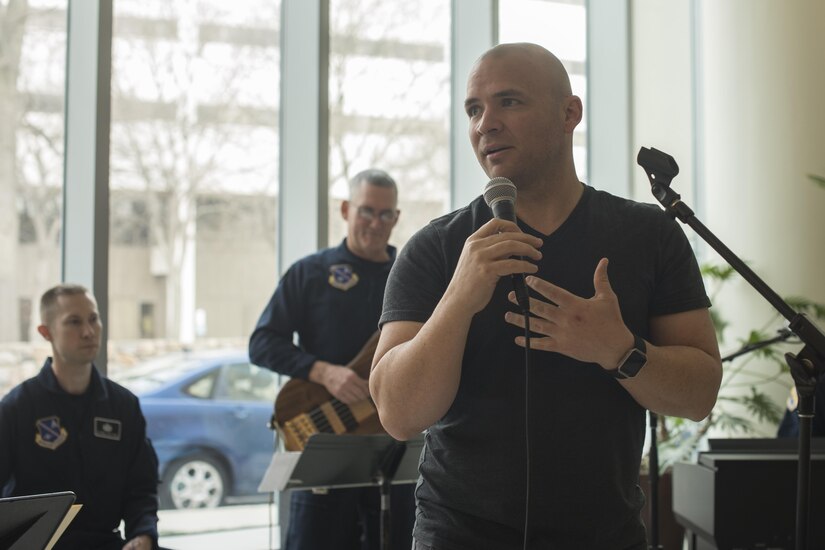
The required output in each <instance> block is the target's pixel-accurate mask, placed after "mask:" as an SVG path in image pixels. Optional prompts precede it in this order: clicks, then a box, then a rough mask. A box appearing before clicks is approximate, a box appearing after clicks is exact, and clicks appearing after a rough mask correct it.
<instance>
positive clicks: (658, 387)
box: [620, 344, 722, 421]
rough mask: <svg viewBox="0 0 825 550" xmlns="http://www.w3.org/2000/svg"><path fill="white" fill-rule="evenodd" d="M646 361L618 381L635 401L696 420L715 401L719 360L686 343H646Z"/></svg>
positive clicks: (719, 371) (654, 408) (708, 411)
mask: <svg viewBox="0 0 825 550" xmlns="http://www.w3.org/2000/svg"><path fill="white" fill-rule="evenodd" d="M647 358H648V361H647V364H646V365H645V367H644V368H643V369H642V370H641V371H639V374H638V375H637V376H636V377H634V378H631V379H628V380H622V381H621V382H620V383H621V384H622V385H623V386H624V387H625V389H626V390H627V391H628V392H629V393H630V394H631V395H632V396H633V398H634V399H636V401H637V402H638V403H639V404H640V405H642V406H643V407H645V408H646V409H649V410H651V411H653V412H655V413H658V414H664V415H668V416H679V417H682V418H689V419H691V420H695V421H699V420H702V419H703V418H705V417H706V416H707V415H708V414H710V411H711V410H712V409H713V406H714V405H715V404H716V395H717V393H718V392H719V385H720V383H721V380H722V365H721V362H720V361H719V360H718V359H717V358H714V357H712V356H711V355H709V354H707V353H706V352H704V351H702V350H700V349H697V348H693V347H688V346H653V345H650V344H649V345H648V349H647Z"/></svg>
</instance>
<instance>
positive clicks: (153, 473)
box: [123, 399, 158, 548]
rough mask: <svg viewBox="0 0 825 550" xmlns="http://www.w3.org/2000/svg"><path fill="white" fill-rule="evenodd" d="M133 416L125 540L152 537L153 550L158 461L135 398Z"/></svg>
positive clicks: (124, 516)
mask: <svg viewBox="0 0 825 550" xmlns="http://www.w3.org/2000/svg"><path fill="white" fill-rule="evenodd" d="M132 414H133V415H134V418H135V424H136V425H137V427H138V439H137V441H136V442H135V443H136V444H135V447H136V452H135V455H134V460H133V461H132V464H131V467H130V468H129V472H128V473H127V474H126V475H127V478H126V479H127V483H126V488H125V490H126V494H125V495H124V497H123V522H124V527H125V532H126V533H125V535H126V540H127V541H129V540H131V539H133V538H134V537H136V536H138V535H149V536H150V537H151V538H152V544H153V547H155V548H157V543H158V515H157V513H158V459H157V455H156V454H155V449H154V447H152V442H151V441H149V439H148V438H147V437H146V420H145V419H144V417H143V413H142V412H141V410H140V405H139V403H138V401H137V399H135V402H134V409H133V411H132Z"/></svg>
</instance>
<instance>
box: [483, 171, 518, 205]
mask: <svg viewBox="0 0 825 550" xmlns="http://www.w3.org/2000/svg"><path fill="white" fill-rule="evenodd" d="M502 199H503V200H509V201H512V202H513V203H515V202H516V185H515V184H514V183H513V182H512V181H510V180H508V179H507V178H501V177H499V178H493V179H491V180H490V181H488V182H487V185H485V186H484V202H486V203H487V206H490V207H492V206H493V203H496V202H498V201H500V200H502Z"/></svg>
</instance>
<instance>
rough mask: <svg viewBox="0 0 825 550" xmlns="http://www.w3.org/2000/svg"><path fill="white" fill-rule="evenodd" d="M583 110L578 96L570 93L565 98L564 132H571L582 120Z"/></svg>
mask: <svg viewBox="0 0 825 550" xmlns="http://www.w3.org/2000/svg"><path fill="white" fill-rule="evenodd" d="M583 111H584V108H583V107H582V100H581V99H580V98H579V97H578V96H574V95H571V96H569V97H568V98H566V103H565V107H564V130H565V132H566V133H568V134H572V133H573V130H575V129H576V126H578V125H579V122H581V121H582V116H583Z"/></svg>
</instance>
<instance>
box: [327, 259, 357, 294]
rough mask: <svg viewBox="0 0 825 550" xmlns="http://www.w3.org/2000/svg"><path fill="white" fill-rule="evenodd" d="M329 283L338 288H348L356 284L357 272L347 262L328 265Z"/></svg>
mask: <svg viewBox="0 0 825 550" xmlns="http://www.w3.org/2000/svg"><path fill="white" fill-rule="evenodd" d="M329 284H330V286H332V287H334V288H337V289H339V290H349V289H351V288H352V287H354V286H355V285H357V284H358V274H357V273H355V272H354V271H353V270H352V266H351V265H349V264H335V265H331V266H329Z"/></svg>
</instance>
